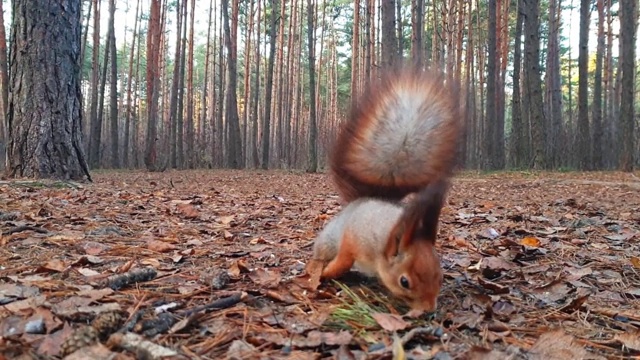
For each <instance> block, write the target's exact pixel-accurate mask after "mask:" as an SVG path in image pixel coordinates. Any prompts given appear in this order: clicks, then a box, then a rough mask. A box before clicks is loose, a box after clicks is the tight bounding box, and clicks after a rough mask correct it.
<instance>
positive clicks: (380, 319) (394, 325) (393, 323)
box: [371, 313, 410, 331]
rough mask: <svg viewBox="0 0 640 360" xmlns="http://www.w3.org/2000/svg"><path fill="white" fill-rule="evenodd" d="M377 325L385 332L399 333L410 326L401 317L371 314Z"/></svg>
mask: <svg viewBox="0 0 640 360" xmlns="http://www.w3.org/2000/svg"><path fill="white" fill-rule="evenodd" d="M371 317H373V318H374V319H375V320H376V322H377V323H378V325H380V326H381V327H382V328H383V329H385V330H387V331H399V330H404V329H406V328H407V327H408V326H409V325H410V324H409V323H408V322H406V321H405V320H404V319H403V318H402V316H400V315H396V314H388V313H373V314H371Z"/></svg>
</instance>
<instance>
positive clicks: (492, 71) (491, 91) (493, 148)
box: [484, 0, 499, 170]
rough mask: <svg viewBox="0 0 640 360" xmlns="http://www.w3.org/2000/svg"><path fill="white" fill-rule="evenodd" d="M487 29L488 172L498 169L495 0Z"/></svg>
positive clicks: (486, 132)
mask: <svg viewBox="0 0 640 360" xmlns="http://www.w3.org/2000/svg"><path fill="white" fill-rule="evenodd" d="M488 10H489V19H488V20H489V29H488V31H487V37H488V38H487V44H488V56H487V107H486V115H485V119H486V121H487V122H486V124H487V126H486V131H485V133H484V149H485V150H484V154H485V164H484V167H485V168H486V169H488V170H495V169H497V168H498V163H499V159H498V151H497V147H498V144H497V143H496V141H495V139H496V133H497V131H498V129H497V126H498V104H497V99H498V97H497V90H498V89H497V85H498V80H497V76H498V71H497V62H498V47H497V21H496V16H497V3H496V0H489V5H488Z"/></svg>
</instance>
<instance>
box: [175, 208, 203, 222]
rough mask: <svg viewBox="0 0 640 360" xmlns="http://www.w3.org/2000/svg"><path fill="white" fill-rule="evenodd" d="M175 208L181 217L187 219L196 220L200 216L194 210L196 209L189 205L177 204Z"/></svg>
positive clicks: (196, 210)
mask: <svg viewBox="0 0 640 360" xmlns="http://www.w3.org/2000/svg"><path fill="white" fill-rule="evenodd" d="M176 208H177V209H178V211H180V213H181V214H182V216H184V217H185V218H187V219H196V218H198V216H200V213H199V212H198V209H196V207H195V206H193V205H191V204H178V205H177V206H176Z"/></svg>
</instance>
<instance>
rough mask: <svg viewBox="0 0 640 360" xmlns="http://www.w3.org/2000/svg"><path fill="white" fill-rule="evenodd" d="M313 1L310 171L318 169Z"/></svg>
mask: <svg viewBox="0 0 640 360" xmlns="http://www.w3.org/2000/svg"><path fill="white" fill-rule="evenodd" d="M313 8H314V7H313V1H312V0H308V1H307V41H308V46H309V49H308V50H309V91H310V92H311V93H310V94H309V102H310V103H309V166H308V167H307V171H308V172H316V171H318V125H317V124H316V70H315V61H316V59H315V54H314V53H315V36H314V34H315V25H314V23H313V16H314V14H313Z"/></svg>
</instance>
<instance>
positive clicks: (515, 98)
mask: <svg viewBox="0 0 640 360" xmlns="http://www.w3.org/2000/svg"><path fill="white" fill-rule="evenodd" d="M522 6H523V4H522V0H519V1H518V8H517V12H518V13H517V14H518V15H517V16H516V33H515V49H514V50H513V95H512V97H511V122H512V125H511V138H510V145H511V146H510V148H511V151H510V159H511V161H510V163H511V166H514V167H516V168H521V167H524V166H525V165H526V163H525V161H526V148H525V146H524V145H525V144H526V143H525V136H526V132H525V127H524V124H523V121H522V106H521V103H520V102H521V100H520V99H521V98H520V96H521V94H520V69H521V62H522V60H521V59H522V25H523V22H524V16H523V15H524V14H523V11H524V9H523V8H522Z"/></svg>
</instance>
